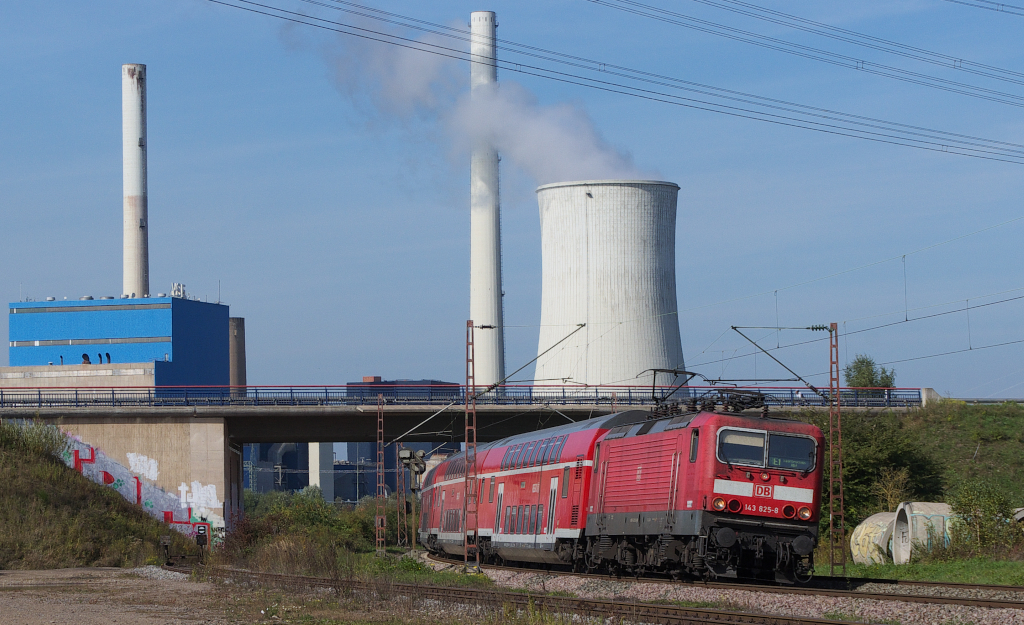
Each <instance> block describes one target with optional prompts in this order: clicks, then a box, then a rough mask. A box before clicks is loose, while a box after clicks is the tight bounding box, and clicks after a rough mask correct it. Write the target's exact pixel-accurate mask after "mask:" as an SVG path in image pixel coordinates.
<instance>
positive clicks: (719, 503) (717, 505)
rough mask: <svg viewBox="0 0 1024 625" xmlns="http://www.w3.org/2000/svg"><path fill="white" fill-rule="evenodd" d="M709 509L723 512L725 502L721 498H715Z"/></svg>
mask: <svg viewBox="0 0 1024 625" xmlns="http://www.w3.org/2000/svg"><path fill="white" fill-rule="evenodd" d="M711 507H712V508H714V509H715V510H718V511H719V512H721V511H722V510H725V500H724V499H722V498H721V497H715V500H714V501H712V502H711Z"/></svg>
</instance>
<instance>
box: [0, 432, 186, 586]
mask: <svg viewBox="0 0 1024 625" xmlns="http://www.w3.org/2000/svg"><path fill="white" fill-rule="evenodd" d="M167 534H170V535H171V536H172V540H173V541H174V545H173V547H172V548H173V549H175V550H176V551H177V552H178V553H181V552H184V551H185V550H186V549H191V548H194V547H193V546H192V545H191V544H190V543H189V541H187V540H186V539H185V537H183V536H181V535H180V534H178V533H177V532H174V531H173V530H171V529H170V528H169V527H167V526H166V525H165V524H163V523H161V522H159V521H157V520H156V519H154V518H152V517H150V516H149V515H148V514H146V513H145V512H144V511H143V510H142V509H140V508H139V507H138V506H134V505H132V504H130V503H128V502H127V501H125V500H124V498H122V497H121V495H119V494H118V493H117V492H116V491H114V490H112V489H110V488H105V487H103V486H100V485H98V484H95V483H93V482H91V481H89V480H88V479H86V478H84V477H82V476H81V475H80V474H79V473H77V472H76V471H74V470H73V469H70V468H68V467H67V466H66V465H64V464H63V463H61V462H59V461H57V460H56V459H54V458H52V457H50V456H46V455H43V454H39V453H34V452H32V451H27V450H24V449H16V448H15V449H12V448H10V447H4V446H2V445H0V569H43V568H65V567H78V566H134V565H137V564H142V563H156V562H157V555H158V553H159V549H160V547H159V544H160V536H161V535H167Z"/></svg>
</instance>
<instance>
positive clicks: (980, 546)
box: [947, 479, 1021, 553]
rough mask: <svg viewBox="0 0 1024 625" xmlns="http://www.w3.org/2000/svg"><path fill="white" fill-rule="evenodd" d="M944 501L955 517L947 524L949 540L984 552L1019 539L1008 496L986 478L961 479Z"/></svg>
mask: <svg viewBox="0 0 1024 625" xmlns="http://www.w3.org/2000/svg"><path fill="white" fill-rule="evenodd" d="M947 503H949V506H950V508H951V509H952V511H953V514H954V515H956V517H957V518H956V519H955V520H954V522H953V523H952V524H951V528H950V540H951V541H952V542H953V543H959V544H960V545H963V546H973V548H974V550H975V551H977V552H983V553H984V552H991V551H993V550H1000V551H1001V550H1003V549H1005V548H1007V547H1012V546H1013V545H1014V543H1016V542H1018V541H1019V540H1020V539H1021V536H1020V531H1019V530H1018V529H1017V527H1016V523H1015V522H1014V520H1013V508H1012V507H1011V505H1010V500H1009V499H1008V498H1007V497H1006V496H1005V495H1004V494H1003V493H1001V492H999V491H997V490H996V489H995V488H993V487H992V485H991V484H989V483H988V482H985V481H982V480H979V479H967V480H963V481H962V482H960V484H959V485H958V486H957V487H956V488H955V489H954V490H953V491H951V492H950V493H949V495H948V496H947Z"/></svg>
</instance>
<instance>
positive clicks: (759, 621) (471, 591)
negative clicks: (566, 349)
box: [163, 566, 843, 625]
mask: <svg viewBox="0 0 1024 625" xmlns="http://www.w3.org/2000/svg"><path fill="white" fill-rule="evenodd" d="M163 568H164V569H165V570H168V571H174V572H178V573H186V574H191V573H192V572H193V570H192V569H189V568H185V567H176V566H164V567H163ZM203 572H204V573H205V575H206V576H208V577H213V578H219V579H239V578H242V579H248V580H249V581H252V582H256V583H276V584H281V585H285V586H291V587H296V586H304V587H312V588H330V589H337V590H347V591H353V590H354V591H363V592H376V591H381V590H386V591H388V592H392V593H397V594H408V595H411V596H414V597H417V598H421V599H428V600H434V601H443V602H447V603H465V604H471V605H487V606H492V607H496V608H502V607H505V606H515V607H516V608H521V609H544V610H548V611H550V612H556V613H566V614H573V615H579V616H581V617H601V618H606V619H607V618H609V617H611V618H617V619H625V620H629V621H632V622H642V623H657V624H664V625H706V624H708V623H711V624H712V625H715V624H722V625H724V624H726V623H728V624H731V625H737V624H745V625H836V624H837V623H842V622H843V621H834V620H829V619H814V618H803V617H791V616H778V615H774V614H755V613H750V612H737V611H732V610H715V609H712V608H690V607H683V606H676V605H670V604H659V603H641V602H636V601H615V600H611V599H578V598H574V597H555V596H551V595H546V594H534V593H530V592H511V591H505V590H491V589H480V588H459V587H449V586H432V585H427V584H406V583H389V582H380V583H374V582H363V581H358V580H349V579H337V580H335V579H329V578H325V577H309V576H304V575H282V574H279V573H255V572H252V571H243V570H239V569H223V568H207V569H203Z"/></svg>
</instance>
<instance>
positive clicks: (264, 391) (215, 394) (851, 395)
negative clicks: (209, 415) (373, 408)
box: [0, 384, 921, 408]
mask: <svg viewBox="0 0 1024 625" xmlns="http://www.w3.org/2000/svg"><path fill="white" fill-rule="evenodd" d="M477 388H478V391H477V392H479V391H480V390H482V389H480V388H479V387H477ZM730 390H737V391H744V392H751V391H754V392H758V393H761V394H762V395H764V396H765V401H766V403H767V404H768V405H769V406H792V407H800V406H808V407H822V406H826V405H827V402H826V401H825V399H823V398H822V397H821V396H819V395H817V394H815V393H813V392H812V391H810V390H809V389H806V388H796V387H793V388H789V387H741V388H736V387H719V386H715V387H708V386H688V387H683V388H680V389H676V388H674V387H668V386H666V387H653V388H652V387H650V386H646V387H644V386H578V385H577V386H539V385H538V386H513V385H509V386H502V387H498V388H496V389H494V390H493V391H491V392H488V393H484V394H483V395H481V396H479V397H478V398H477V404H478V405H485V406H486V405H492V406H515V405H538V404H552V405H563V406H568V405H594V404H599V405H600V404H606V405H610V406H614V407H618V406H623V407H628V406H650V405H654V404H658V403H661V402H663V401H665V400H666V398H668V401H670V402H683V403H685V402H686V401H687V400H689V399H690V398H700V397H702V396H704V395H706V394H708V393H717V392H722V391H725V392H727V391H730ZM378 394H380V395H383V396H384V400H385V402H386V403H387V404H389V405H409V406H444V405H446V404H461V403H463V402H464V401H465V397H466V394H465V387H463V386H460V385H454V384H453V385H430V386H422V387H418V386H382V387H373V386H359V385H347V386H247V387H228V386H201V387H133V388H31V389H0V408H90V407H113V408H118V407H131V406H152V407H182V406H239V407H244V406H359V405H376V404H377V395H378ZM840 397H841V401H842V404H843V405H844V406H856V407H869V408H885V407H913V406H920V405H921V390H920V389H916V388H899V389H863V388H851V389H842V390H841V391H840Z"/></svg>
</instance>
